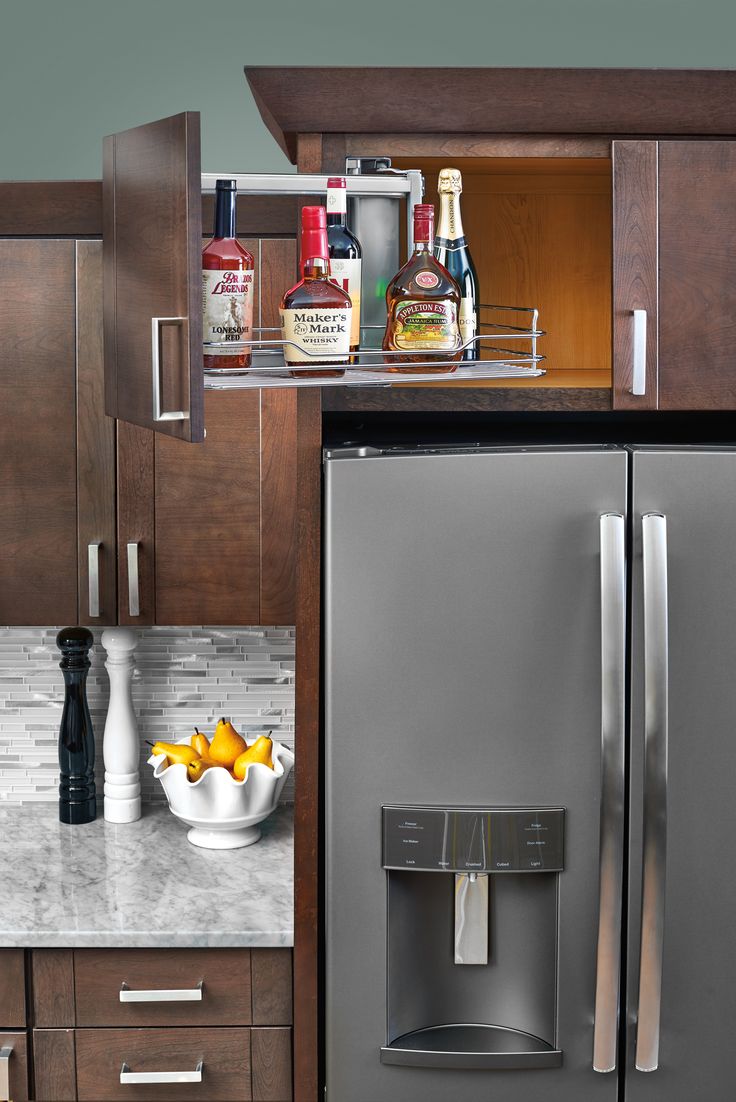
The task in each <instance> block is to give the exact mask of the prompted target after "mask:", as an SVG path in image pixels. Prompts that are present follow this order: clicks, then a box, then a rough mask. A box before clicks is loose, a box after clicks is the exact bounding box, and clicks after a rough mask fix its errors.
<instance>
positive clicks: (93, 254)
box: [0, 238, 116, 625]
mask: <svg viewBox="0 0 736 1102" xmlns="http://www.w3.org/2000/svg"><path fill="white" fill-rule="evenodd" d="M101 272H102V249H101V243H100V242H99V241H74V240H52V239H33V238H29V239H16V240H8V239H5V240H0V345H1V346H2V350H3V370H2V374H1V375H0V511H1V512H2V516H3V524H2V530H1V531H0V624H8V625H12V624H20V625H26V624H28V625H33V624H41V625H46V624H61V623H84V624H105V623H111V622H114V619H115V607H116V578H115V573H116V572H115V521H114V515H115V475H114V433H115V429H114V424H113V423H112V422H111V421H110V420H109V419H108V418H106V417H105V415H104V408H103V373H102V366H103V360H102V338H101V327H100V313H101V309H102V296H101Z"/></svg>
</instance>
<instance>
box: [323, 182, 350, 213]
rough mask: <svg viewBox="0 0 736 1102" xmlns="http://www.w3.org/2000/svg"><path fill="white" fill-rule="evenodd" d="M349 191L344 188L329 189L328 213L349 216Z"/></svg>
mask: <svg viewBox="0 0 736 1102" xmlns="http://www.w3.org/2000/svg"><path fill="white" fill-rule="evenodd" d="M347 210H348V189H347V188H344V187H328V189H327V213H328V214H347Z"/></svg>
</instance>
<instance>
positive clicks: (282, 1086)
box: [250, 1029, 292, 1102]
mask: <svg viewBox="0 0 736 1102" xmlns="http://www.w3.org/2000/svg"><path fill="white" fill-rule="evenodd" d="M250 1047H251V1061H252V1064H253V1073H252V1074H253V1102H291V1098H292V1090H291V1030H290V1029H252V1030H251V1031H250Z"/></svg>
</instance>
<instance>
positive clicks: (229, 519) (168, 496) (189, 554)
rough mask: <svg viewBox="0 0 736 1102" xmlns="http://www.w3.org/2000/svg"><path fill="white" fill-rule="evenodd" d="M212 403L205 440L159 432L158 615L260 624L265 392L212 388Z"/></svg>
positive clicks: (170, 619) (164, 620) (162, 619)
mask: <svg viewBox="0 0 736 1102" xmlns="http://www.w3.org/2000/svg"><path fill="white" fill-rule="evenodd" d="M205 410H206V415H207V438H206V440H205V441H204V443H203V444H201V445H200V446H199V447H198V448H191V449H189V448H186V447H185V446H184V445H183V444H182V443H181V442H180V441H178V440H169V439H167V438H165V437H157V438H156V447H155V520H156V537H155V539H156V622H157V623H159V624H257V623H259V618H260V608H259V589H260V426H259V394H258V391H257V390H253V391H239V392H234V393H218V392H215V391H210V392H208V393H207V395H206V400H205Z"/></svg>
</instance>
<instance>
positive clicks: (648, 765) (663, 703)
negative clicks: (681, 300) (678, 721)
mask: <svg viewBox="0 0 736 1102" xmlns="http://www.w3.org/2000/svg"><path fill="white" fill-rule="evenodd" d="M641 529H642V548H643V551H642V554H643V579H644V700H645V704H644V860H643V874H642V903H641V948H640V955H639V1011H638V1016H637V1017H638V1025H637V1032H636V1068H637V1071H656V1070H657V1067H658V1065H659V1027H660V1010H661V1002H662V945H663V935H664V907H665V872H666V859H667V724H668V716H667V702H668V686H667V676H668V674H667V667H668V653H667V649H668V644H667V633H668V628H667V518H666V517H664V516H663V515H662V514H661V513H646V514H645V515H644V516H642V519H641Z"/></svg>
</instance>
